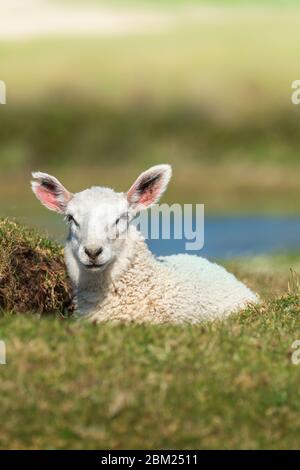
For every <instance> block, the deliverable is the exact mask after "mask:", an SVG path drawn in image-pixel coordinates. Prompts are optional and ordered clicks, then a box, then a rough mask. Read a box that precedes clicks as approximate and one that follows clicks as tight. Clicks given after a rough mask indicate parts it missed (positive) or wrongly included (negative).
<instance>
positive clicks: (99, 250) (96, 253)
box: [84, 246, 103, 259]
mask: <svg viewBox="0 0 300 470" xmlns="http://www.w3.org/2000/svg"><path fill="white" fill-rule="evenodd" d="M84 251H85V253H86V254H87V255H88V257H89V258H91V259H96V258H97V256H99V255H101V253H102V251H103V248H102V246H100V247H99V248H96V249H95V250H93V249H91V248H85V249H84Z"/></svg>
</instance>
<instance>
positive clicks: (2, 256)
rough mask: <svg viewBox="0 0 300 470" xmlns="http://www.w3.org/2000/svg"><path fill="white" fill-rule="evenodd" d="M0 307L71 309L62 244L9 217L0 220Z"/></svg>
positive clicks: (54, 310)
mask: <svg viewBox="0 0 300 470" xmlns="http://www.w3.org/2000/svg"><path fill="white" fill-rule="evenodd" d="M0 307H1V308H2V309H4V310H6V311H7V310H8V311H10V310H11V311H13V312H15V313H18V312H20V313H24V312H38V313H50V312H60V313H64V312H66V311H70V310H71V309H72V298H71V288H70V284H69V282H68V279H67V276H66V271H65V266H64V257H63V251H62V247H61V246H60V245H59V244H58V243H56V242H54V241H51V240H49V239H47V238H45V237H43V236H41V235H40V234H39V233H38V232H37V231H35V230H33V229H30V228H28V227H24V226H22V225H20V224H18V223H17V222H14V221H12V220H9V219H0Z"/></svg>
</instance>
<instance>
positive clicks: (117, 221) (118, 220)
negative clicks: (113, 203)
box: [116, 217, 121, 225]
mask: <svg viewBox="0 0 300 470" xmlns="http://www.w3.org/2000/svg"><path fill="white" fill-rule="evenodd" d="M120 218H121V217H119V218H118V219H117V220H116V225H118V223H119V222H120Z"/></svg>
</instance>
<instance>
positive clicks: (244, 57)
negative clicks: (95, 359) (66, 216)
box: [0, 1, 300, 215]
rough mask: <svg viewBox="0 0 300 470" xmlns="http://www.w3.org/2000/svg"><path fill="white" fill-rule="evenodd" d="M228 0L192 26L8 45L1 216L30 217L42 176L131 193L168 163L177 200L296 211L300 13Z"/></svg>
mask: <svg viewBox="0 0 300 470" xmlns="http://www.w3.org/2000/svg"><path fill="white" fill-rule="evenodd" d="M78 3H81V2H78ZM96 3H99V4H102V3H103V4H105V2H96ZM168 3H169V4H170V6H171V5H172V6H174V4H173V3H172V2H164V5H167V4H168ZM192 3H193V4H197V3H199V4H202V3H203V2H192ZM204 3H205V2H204ZM204 3H203V4H204ZM217 3H222V5H223V6H222V5H221V6H218V8H214V7H212V6H211V8H210V4H206V5H205V9H204V10H203V11H202V10H200V14H198V15H195V18H193V15H191V14H190V13H187V12H185V13H182V11H181V10H178V12H177V10H176V9H175V10H174V11H173V9H172V8H171V7H170V8H169V7H168V8H166V11H167V12H168V11H169V12H171V13H172V15H173V14H174V16H172V18H173V19H172V21H173V23H174V24H173V23H172V27H170V28H169V29H168V28H167V29H166V31H153V32H151V31H150V32H149V31H148V32H147V33H146V32H145V33H138V35H136V34H125V35H121V36H119V35H111V36H110V35H107V36H102V37H101V36H99V37H82V38H79V37H70V38H62V37H61V38H58V37H56V38H43V39H42V38H39V39H27V40H11V41H1V42H0V62H1V77H0V78H1V79H3V80H5V82H6V84H7V105H6V106H1V107H0V124H1V125H0V169H1V175H0V182H1V186H2V187H3V188H4V187H5V188H6V190H7V191H8V193H5V194H4V192H3V191H4V190H2V191H1V192H3V195H5V196H6V197H5V201H4V198H1V202H0V207H1V210H2V213H5V214H7V215H12V213H13V211H15V210H16V207H17V213H18V212H19V213H21V212H23V213H24V205H25V202H26V203H27V202H28V203H29V201H30V200H31V199H30V198H31V196H30V194H29V192H28V191H26V187H27V186H26V185H27V184H28V179H29V172H30V171H31V170H34V169H41V170H44V171H49V172H51V171H52V172H55V173H57V176H58V177H61V178H66V184H69V182H71V184H72V186H73V187H72V189H73V190H75V189H81V188H82V187H84V185H89V184H108V185H109V186H115V187H117V188H120V189H126V188H127V187H128V185H129V184H130V183H131V180H132V179H133V178H134V177H135V176H136V174H137V173H138V172H139V171H140V170H142V169H144V168H145V167H147V166H150V165H152V164H155V163H159V162H169V163H172V164H173V166H174V169H175V171H174V179H173V181H172V185H171V187H170V192H168V195H167V198H168V200H170V201H171V200H172V201H174V200H176V201H180V202H195V201H197V202H199V201H201V202H204V203H205V204H206V207H207V211H208V212H228V211H231V212H247V211H251V212H273V213H280V212H285V213H298V212H299V207H300V205H299V204H298V195H299V191H300V178H297V175H298V174H300V159H299V154H300V132H299V131H300V120H299V113H300V107H297V106H293V105H292V104H291V92H292V89H291V83H292V81H293V80H295V79H297V78H299V77H298V65H297V55H298V51H297V44H298V43H299V41H300V15H299V14H298V11H299V10H298V8H297V7H296V6H291V7H289V8H285V9H284V10H283V9H282V8H280V7H278V8H273V6H274V5H275V4H276V5H279V4H280V2H271V3H270V2H269V3H268V5H266V4H264V6H261V5H258V4H256V3H255V4H253V5H252V2H251V4H250V2H242V3H240V2H225V1H223V2H213V5H215V4H217ZM235 3H236V5H235V6H234V7H233V6H232V5H233V4H235ZM292 3H293V2H292ZM116 4H118V2H116ZM129 4H131V2H128V3H127V5H129ZM133 4H134V2H133ZM147 4H149V5H151V4H155V5H157V2H147V1H146V2H143V5H147ZM176 4H181V2H176ZM228 5H231V6H230V8H229V6H228ZM227 6H228V8H227ZM203 8H204V7H203ZM187 11H188V9H187ZM201 11H202V14H201ZM176 12H177V13H176ZM171 13H170V14H171ZM176 15H177V16H176ZM174 18H175V19H174ZM16 182H17V183H16ZM12 186H13V187H12ZM21 195H22V197H21ZM32 204H33V203H31V207H34V210H35V211H36V210H37V209H35V206H32ZM5 206H6V209H5ZM10 208H12V209H10ZM3 211H4V212H3Z"/></svg>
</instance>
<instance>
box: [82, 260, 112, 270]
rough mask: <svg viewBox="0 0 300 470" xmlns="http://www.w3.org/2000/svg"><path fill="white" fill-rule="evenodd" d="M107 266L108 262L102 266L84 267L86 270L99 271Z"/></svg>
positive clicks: (88, 265) (90, 265) (89, 265)
mask: <svg viewBox="0 0 300 470" xmlns="http://www.w3.org/2000/svg"><path fill="white" fill-rule="evenodd" d="M107 264H108V261H106V262H105V263H101V264H84V265H83V266H84V267H85V268H86V269H89V270H90V271H98V270H100V269H103V268H105V266H106V265H107Z"/></svg>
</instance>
